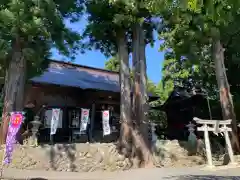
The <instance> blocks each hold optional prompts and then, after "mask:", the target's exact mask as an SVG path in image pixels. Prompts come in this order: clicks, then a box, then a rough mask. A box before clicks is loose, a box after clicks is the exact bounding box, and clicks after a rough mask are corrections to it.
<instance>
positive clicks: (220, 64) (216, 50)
mask: <svg viewBox="0 0 240 180" xmlns="http://www.w3.org/2000/svg"><path fill="white" fill-rule="evenodd" d="M213 56H214V63H215V71H216V78H217V83H218V88H219V93H220V103H221V108H222V115H223V119H232V129H233V131H232V144H233V147H234V149H235V150H237V151H238V152H239V150H240V146H239V138H238V133H237V121H236V115H235V111H234V105H233V100H232V95H231V92H230V86H229V83H228V79H227V75H226V70H225V64H224V48H223V46H222V44H221V42H220V40H216V41H214V43H213Z"/></svg>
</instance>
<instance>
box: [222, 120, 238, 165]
mask: <svg viewBox="0 0 240 180" xmlns="http://www.w3.org/2000/svg"><path fill="white" fill-rule="evenodd" d="M223 129H224V130H223V131H224V137H225V141H226V145H227V151H228V155H229V159H230V162H231V164H236V163H235V161H234V154H233V150H232V145H231V141H230V138H229V134H228V128H227V126H226V124H224V126H223Z"/></svg>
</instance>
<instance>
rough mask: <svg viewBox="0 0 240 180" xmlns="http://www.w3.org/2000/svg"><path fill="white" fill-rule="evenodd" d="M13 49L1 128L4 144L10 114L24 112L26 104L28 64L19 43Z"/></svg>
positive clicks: (7, 75)
mask: <svg viewBox="0 0 240 180" xmlns="http://www.w3.org/2000/svg"><path fill="white" fill-rule="evenodd" d="M12 49H13V50H12V56H11V59H10V62H9V66H8V68H7V70H6V76H5V89H4V90H5V92H4V108H3V114H2V119H3V123H2V127H1V129H2V134H1V135H2V136H1V142H2V143H4V142H5V139H6V134H7V129H8V123H9V113H10V112H12V111H22V110H23V103H24V87H25V72H26V69H25V68H26V62H25V59H24V56H23V54H22V51H21V48H20V44H19V42H16V43H15V44H13V47H12Z"/></svg>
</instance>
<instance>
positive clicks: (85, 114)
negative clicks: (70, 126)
mask: <svg viewBox="0 0 240 180" xmlns="http://www.w3.org/2000/svg"><path fill="white" fill-rule="evenodd" d="M88 121H89V109H81V123H80V132H81V133H85V132H86V130H87V126H88Z"/></svg>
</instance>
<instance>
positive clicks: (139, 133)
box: [132, 24, 153, 166]
mask: <svg viewBox="0 0 240 180" xmlns="http://www.w3.org/2000/svg"><path fill="white" fill-rule="evenodd" d="M144 37H145V36H144V33H143V30H142V28H141V26H140V25H139V24H135V25H134V27H133V60H132V62H133V72H134V80H133V82H134V83H133V85H134V87H133V90H134V91H133V105H132V111H133V122H134V129H133V142H134V145H135V150H136V155H137V157H138V158H139V159H140V160H141V161H142V165H143V166H152V165H153V156H152V152H151V144H150V141H149V136H148V135H149V131H148V130H149V129H148V127H149V126H148V117H147V114H148V104H147V103H148V102H147V101H148V100H147V98H148V95H147V90H146V88H147V85H146V83H147V80H146V78H147V77H146V59H145V58H146V57H145V42H144Z"/></svg>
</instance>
